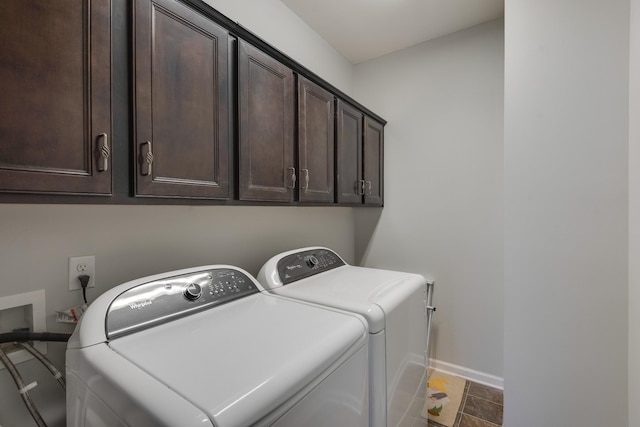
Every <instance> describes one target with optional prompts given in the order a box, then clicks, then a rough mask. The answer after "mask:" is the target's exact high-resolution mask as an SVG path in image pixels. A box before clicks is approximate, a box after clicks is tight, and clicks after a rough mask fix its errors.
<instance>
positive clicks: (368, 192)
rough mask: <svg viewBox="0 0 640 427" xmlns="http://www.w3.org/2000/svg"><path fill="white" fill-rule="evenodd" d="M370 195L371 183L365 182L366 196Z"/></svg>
mask: <svg viewBox="0 0 640 427" xmlns="http://www.w3.org/2000/svg"><path fill="white" fill-rule="evenodd" d="M370 195H371V181H367V196H370Z"/></svg>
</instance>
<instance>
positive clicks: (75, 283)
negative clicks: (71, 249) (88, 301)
mask: <svg viewBox="0 0 640 427" xmlns="http://www.w3.org/2000/svg"><path fill="white" fill-rule="evenodd" d="M83 274H86V275H87V276H89V284H88V285H87V287H88V288H92V287H94V286H95V285H96V257H95V256H93V255H91V256H76V257H69V290H70V291H75V290H78V289H82V286H81V285H80V280H78V276H81V275H83Z"/></svg>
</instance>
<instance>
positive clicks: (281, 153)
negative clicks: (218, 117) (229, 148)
mask: <svg viewBox="0 0 640 427" xmlns="http://www.w3.org/2000/svg"><path fill="white" fill-rule="evenodd" d="M238 71H239V78H238V89H239V110H240V120H239V121H240V125H239V140H240V149H239V154H240V161H239V167H240V173H239V176H240V178H239V181H240V182H239V190H240V199H241V200H267V201H269V200H271V201H287V202H289V201H293V194H294V193H293V187H294V186H295V176H296V174H295V172H296V171H295V169H294V167H295V166H294V156H293V151H294V145H293V144H294V126H293V124H294V122H293V114H294V92H293V91H294V80H293V73H292V71H291V70H290V69H289V68H288V67H286V66H284V65H282V64H281V63H280V62H278V61H276V60H275V59H273V58H271V57H270V56H268V55H266V54H264V53H263V52H261V51H260V50H258V49H256V48H255V47H253V46H251V45H249V44H248V43H246V42H244V41H243V40H240V41H239V55H238Z"/></svg>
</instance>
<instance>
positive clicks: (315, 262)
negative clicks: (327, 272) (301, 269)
mask: <svg viewBox="0 0 640 427" xmlns="http://www.w3.org/2000/svg"><path fill="white" fill-rule="evenodd" d="M304 260H305V262H306V263H307V265H308V266H309V268H313V267H315V266H316V265H318V258H316V257H315V256H313V255H309V256H308V257H306V258H305V259H304Z"/></svg>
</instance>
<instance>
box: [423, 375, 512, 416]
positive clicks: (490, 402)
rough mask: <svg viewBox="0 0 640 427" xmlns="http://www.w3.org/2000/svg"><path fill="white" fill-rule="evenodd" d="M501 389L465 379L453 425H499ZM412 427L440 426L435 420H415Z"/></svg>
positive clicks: (501, 405) (501, 407)
mask: <svg viewBox="0 0 640 427" xmlns="http://www.w3.org/2000/svg"><path fill="white" fill-rule="evenodd" d="M503 405H504V401H503V393H502V390H499V389H495V388H492V387H487V386H485V385H482V384H478V383H474V382H471V381H467V383H466V385H465V388H464V394H463V396H462V404H461V405H460V411H459V412H458V416H457V417H456V422H455V424H454V427H501V426H502V410H503ZM413 427H442V426H441V425H440V424H438V423H437V422H435V421H432V420H429V422H428V423H427V422H426V420H424V419H422V420H416V422H415V423H414V424H413Z"/></svg>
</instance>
